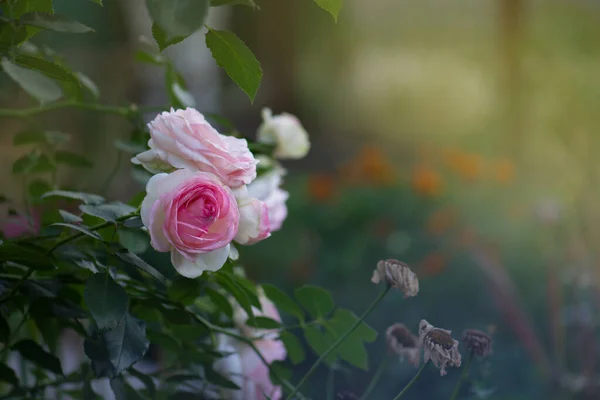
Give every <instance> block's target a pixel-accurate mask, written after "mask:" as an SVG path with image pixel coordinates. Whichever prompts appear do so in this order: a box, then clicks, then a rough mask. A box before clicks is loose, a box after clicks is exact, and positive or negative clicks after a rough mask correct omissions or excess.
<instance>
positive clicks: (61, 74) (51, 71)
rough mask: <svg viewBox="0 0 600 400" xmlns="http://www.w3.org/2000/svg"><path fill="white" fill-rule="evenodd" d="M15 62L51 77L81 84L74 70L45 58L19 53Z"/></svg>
mask: <svg viewBox="0 0 600 400" xmlns="http://www.w3.org/2000/svg"><path fill="white" fill-rule="evenodd" d="M15 63H17V64H19V65H20V66H22V67H25V68H28V69H33V70H36V71H39V72H41V73H42V74H44V75H46V76H47V77H49V78H52V79H56V80H60V81H65V82H71V83H74V84H76V85H79V80H78V79H77V78H76V77H75V75H73V73H72V72H70V71H68V70H67V69H66V68H64V67H62V66H60V65H58V64H55V63H53V62H50V61H47V60H44V59H43V58H39V57H33V56H28V55H25V54H19V55H18V56H17V57H15Z"/></svg>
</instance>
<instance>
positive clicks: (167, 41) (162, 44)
mask: <svg viewBox="0 0 600 400" xmlns="http://www.w3.org/2000/svg"><path fill="white" fill-rule="evenodd" d="M152 37H154V40H155V41H156V44H158V48H159V50H160V51H163V50H164V49H166V48H167V47H169V46H172V45H174V44H177V43H179V42H181V41H182V40H183V39H185V37H182V36H178V37H173V38H168V37H167V34H166V33H165V32H164V31H163V30H162V28H161V27H160V26H158V25H157V24H156V23H154V24H152Z"/></svg>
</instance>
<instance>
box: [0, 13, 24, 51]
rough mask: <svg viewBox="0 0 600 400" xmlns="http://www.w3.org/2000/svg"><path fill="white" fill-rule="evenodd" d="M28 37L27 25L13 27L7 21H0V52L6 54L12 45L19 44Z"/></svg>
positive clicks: (12, 47)
mask: <svg viewBox="0 0 600 400" xmlns="http://www.w3.org/2000/svg"><path fill="white" fill-rule="evenodd" d="M27 38H28V35H27V27H25V26H19V27H17V29H14V28H13V27H12V26H11V25H10V24H9V23H7V22H3V21H0V54H5V55H8V54H9V53H10V51H11V50H12V49H14V47H16V46H19V45H21V44H22V43H23V42H25V41H26V40H27Z"/></svg>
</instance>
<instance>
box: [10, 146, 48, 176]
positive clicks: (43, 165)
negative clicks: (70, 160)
mask: <svg viewBox="0 0 600 400" xmlns="http://www.w3.org/2000/svg"><path fill="white" fill-rule="evenodd" d="M12 167H13V168H12V172H13V174H16V175H18V174H34V173H40V172H52V171H54V170H55V169H56V168H55V167H54V165H52V163H51V162H50V159H49V158H48V156H47V155H45V154H40V153H39V152H37V151H33V152H31V153H28V154H25V155H24V156H22V157H21V158H19V159H17V160H16V161H15V162H14V163H13V166H12Z"/></svg>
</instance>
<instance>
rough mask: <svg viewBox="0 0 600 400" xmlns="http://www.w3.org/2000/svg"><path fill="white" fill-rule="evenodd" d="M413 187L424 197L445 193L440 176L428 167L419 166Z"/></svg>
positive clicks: (413, 180) (414, 172)
mask: <svg viewBox="0 0 600 400" xmlns="http://www.w3.org/2000/svg"><path fill="white" fill-rule="evenodd" d="M412 185H413V187H414V189H415V190H416V191H417V193H419V194H421V195H424V196H438V195H440V194H441V193H442V191H443V182H442V179H441V177H440V175H439V174H438V173H437V172H436V171H435V170H433V169H432V168H430V167H428V166H426V165H417V166H416V167H415V168H414V170H413V175H412Z"/></svg>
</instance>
